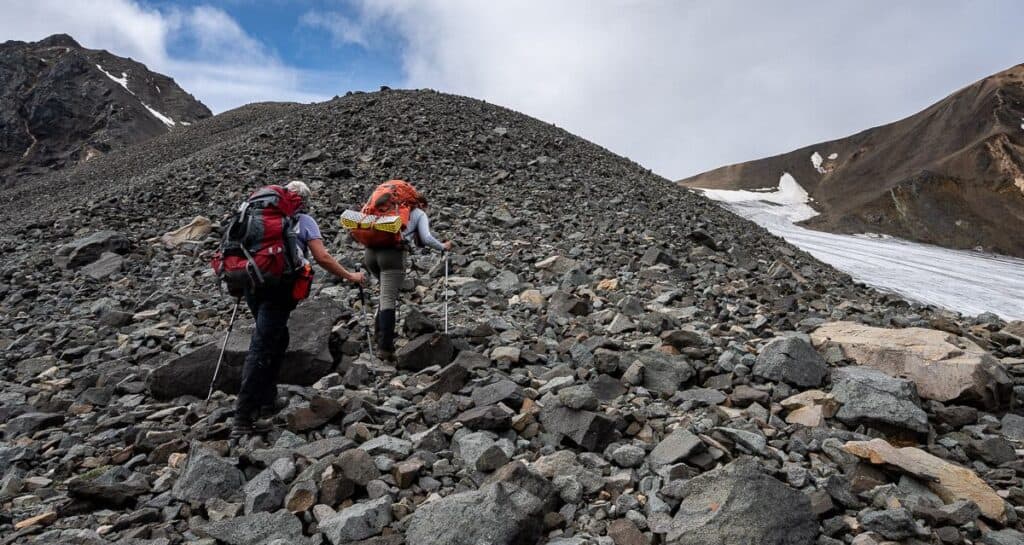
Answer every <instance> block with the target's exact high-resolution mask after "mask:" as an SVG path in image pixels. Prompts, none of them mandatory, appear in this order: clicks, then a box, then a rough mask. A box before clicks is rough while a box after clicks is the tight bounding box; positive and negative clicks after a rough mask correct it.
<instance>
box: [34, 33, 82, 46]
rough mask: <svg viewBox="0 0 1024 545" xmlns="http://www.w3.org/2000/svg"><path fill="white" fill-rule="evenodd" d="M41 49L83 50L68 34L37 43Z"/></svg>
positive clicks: (53, 36)
mask: <svg viewBox="0 0 1024 545" xmlns="http://www.w3.org/2000/svg"><path fill="white" fill-rule="evenodd" d="M36 45H37V46H39V47H73V48H75V49H82V46H81V45H80V44H79V43H78V42H77V41H75V39H74V38H72V37H71V36H68V35H67V34H53V35H51V36H47V37H45V38H43V39H42V40H39V41H38V42H36Z"/></svg>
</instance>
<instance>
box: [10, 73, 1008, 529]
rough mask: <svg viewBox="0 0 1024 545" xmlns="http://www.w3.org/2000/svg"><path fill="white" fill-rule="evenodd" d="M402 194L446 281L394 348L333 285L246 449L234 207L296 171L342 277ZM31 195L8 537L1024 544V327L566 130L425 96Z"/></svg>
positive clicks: (393, 95) (269, 125) (17, 321)
mask: <svg viewBox="0 0 1024 545" xmlns="http://www.w3.org/2000/svg"><path fill="white" fill-rule="evenodd" d="M392 178H402V179H407V180H410V181H411V182H413V183H414V184H415V185H417V187H419V188H420V189H421V190H422V191H423V192H424V193H425V194H426V195H427V196H428V197H429V199H430V202H431V208H430V213H431V218H432V220H433V222H432V223H433V227H434V229H435V230H436V231H437V232H438V234H439V235H440V236H442V237H444V238H451V239H453V240H454V242H455V245H456V246H455V251H454V252H453V253H452V255H451V257H450V263H449V267H448V270H449V273H450V274H449V276H448V278H447V282H446V281H445V274H444V273H445V265H444V263H443V261H442V260H440V259H439V256H437V255H436V254H427V253H417V254H415V255H413V256H412V257H411V259H410V270H411V272H410V274H409V277H408V280H407V282H406V285H405V286H404V291H403V294H402V298H403V304H402V308H401V311H400V316H401V320H400V321H401V325H400V331H401V332H402V337H403V339H402V340H401V341H400V343H399V344H400V346H399V349H398V361H397V363H396V365H390V364H387V363H385V362H382V361H381V360H379V359H376V358H374V357H373V356H371V354H370V353H369V351H368V347H367V345H366V330H365V327H366V325H367V324H366V323H365V322H363V321H362V310H363V309H362V308H361V303H360V298H359V295H358V290H357V289H355V288H354V287H352V286H350V285H348V284H338V283H334V282H332V281H329V280H327V279H326V274H325V273H323V272H322V271H321V272H320V273H319V274H318V276H317V282H316V284H315V288H314V293H313V295H312V299H311V300H309V301H306V302H304V303H303V304H302V305H300V306H299V308H298V309H297V310H296V312H295V313H294V314H293V315H292V319H291V322H290V327H291V336H292V345H291V351H290V353H289V357H288V360H287V362H286V363H285V367H286V370H285V371H283V372H282V379H283V380H285V381H286V383H284V384H281V385H280V387H279V388H278V397H279V400H278V401H279V403H278V405H279V408H280V411H279V412H278V414H277V415H276V416H275V418H274V422H275V424H276V428H275V429H274V431H271V432H269V433H268V434H266V435H260V436H252V437H248V438H245V439H242V440H237V439H231V438H230V437H229V422H230V416H231V412H232V407H233V401H234V395H233V393H232V392H233V391H234V387H235V384H233V383H232V381H233V380H234V379H235V378H237V376H238V375H237V373H238V365H239V358H240V357H241V354H242V353H243V352H244V351H245V349H246V347H247V344H246V343H247V338H246V334H247V332H248V331H249V327H251V322H250V320H249V318H248V313H247V311H245V310H244V308H243V310H242V311H241V316H242V318H241V320H240V323H238V324H236V325H235V333H234V334H233V336H232V337H231V338H230V339H228V340H229V342H228V346H227V352H228V353H227V355H226V357H225V364H224V368H223V369H222V372H223V373H224V374H223V375H221V378H220V379H219V381H218V382H217V383H216V384H215V386H216V387H217V389H218V390H217V391H216V392H215V393H214V395H213V397H212V398H211V399H210V401H209V402H206V401H204V398H205V396H206V391H205V390H206V388H208V387H209V382H210V380H211V379H212V368H213V366H214V364H215V363H216V356H217V354H218V353H219V347H220V343H221V342H223V339H224V335H225V333H226V332H227V325H228V320H229V318H230V316H231V312H232V307H233V301H232V300H231V299H230V298H228V297H227V296H226V295H225V294H221V293H219V292H218V290H217V288H216V286H215V285H214V281H213V278H212V276H211V272H210V270H209V265H208V262H209V259H210V257H211V255H212V254H213V252H214V251H215V249H216V248H217V245H218V241H219V237H220V232H221V229H222V228H223V218H224V217H225V214H227V213H228V212H230V211H231V210H232V209H233V208H234V207H235V206H236V205H237V203H238V202H240V200H241V199H242V198H243V197H244V196H245V195H246V194H247V193H248V192H249V191H251V190H252V189H254V188H256V187H258V186H260V185H263V184H267V183H273V182H284V181H287V180H290V179H301V180H304V181H306V182H307V183H309V185H310V186H311V187H312V190H313V193H314V197H313V209H312V214H313V215H314V217H316V218H318V220H319V222H320V225H321V227H322V228H323V229H324V232H325V237H326V243H327V245H328V246H329V248H331V250H332V251H333V252H335V253H336V254H337V255H339V256H341V257H342V258H343V260H344V261H346V262H347V263H348V264H349V265H354V261H355V260H356V259H358V258H359V256H360V250H359V248H358V247H357V246H355V245H354V244H353V243H351V242H350V241H349V239H348V237H347V235H345V234H344V233H343V232H341V231H340V228H339V227H338V218H339V216H340V214H341V213H342V212H343V211H344V210H345V209H346V208H350V207H356V206H358V205H359V204H360V203H361V202H362V201H363V200H364V199H365V198H366V197H367V195H368V194H369V193H370V191H371V190H372V188H373V187H374V186H375V185H376V184H377V183H379V182H381V181H384V180H387V179H392ZM24 188H25V189H27V190H23V191H13V190H10V189H8V190H7V191H5V192H3V193H2V194H0V196H2V197H3V198H2V199H0V208H2V213H3V214H4V217H5V218H11V221H10V224H9V227H8V229H6V230H4V232H2V233H0V252H2V254H3V260H2V261H0V263H2V264H0V347H2V349H3V350H2V353H0V354H2V355H0V357H2V358H3V361H2V364H3V365H2V367H0V421H2V422H4V423H3V424H0V430H2V433H3V436H2V442H0V479H2V480H0V502H2V506H3V507H2V509H0V543H4V544H7V543H75V544H101V543H103V544H106V543H118V544H125V545H170V544H179V543H201V544H205V545H214V544H217V543H225V544H238V545H241V544H246V545H253V544H275V545H281V544H285V543H303V544H307V543H308V544H332V545H338V544H342V543H346V544H347V543H361V544H364V545H370V544H374V545H385V544H394V545H398V544H401V543H406V544H408V545H426V544H453V545H454V544H466V545H469V544H474V545H476V544H480V543H487V544H509V545H511V544H516V545H524V544H529V545H533V544H552V545H556V544H557V545H572V544H581V545H582V544H600V545H653V544H657V543H665V544H716V545H719V544H720V545H741V544H742V545H747V544H751V543H758V544H764V545H781V544H786V545H805V544H818V545H839V544H857V545H870V544H881V543H891V542H894V541H899V542H902V543H917V544H925V543H928V544H934V543H942V544H967V543H1000V544H1002V543H1021V540H1022V539H1024V538H1022V535H1024V534H1021V530H1022V523H1021V519H1020V515H1021V514H1022V513H1024V511H1022V510H1024V483H1022V480H1021V479H1022V476H1024V464H1022V463H1021V459H1020V457H1019V456H1018V453H1019V452H1020V449H1021V448H1022V443H1021V442H1022V441H1024V416H1022V415H1021V414H1020V408H1019V406H1018V405H1016V404H1015V400H1016V399H1018V398H1019V396H1020V394H1024V360H1022V359H1021V356H1022V353H1024V349H1022V344H1021V343H1022V340H1024V324H1022V323H1020V322H1016V323H1014V322H1011V323H1007V322H1003V321H1001V320H1000V319H998V318H997V317H995V316H992V315H981V316H977V317H965V316H959V315H955V314H950V313H948V312H945V311H939V310H936V309H934V308H929V307H923V306H920V305H917V304H912V303H908V302H906V301H903V300H901V299H899V298H896V297H894V296H891V295H886V294H882V293H879V292H876V291H873V290H871V289H869V288H867V287H865V286H864V285H861V284H858V283H856V282H854V281H853V280H852V279H851V278H849V277H848V276H846V275H844V274H841V273H839V272H837V271H835V270H834V269H832V268H830V267H829V266H827V265H824V264H822V263H820V262H818V261H816V260H815V259H813V258H811V257H810V256H809V255H807V254H805V253H803V252H801V251H800V250H797V249H796V248H794V247H793V246H791V245H789V244H787V243H785V242H783V241H782V240H781V239H778V238H776V237H774V236H772V235H770V234H768V233H767V232H766V231H765V230H763V229H761V228H758V227H756V226H755V225H753V224H751V223H749V222H747V221H744V220H742V219H739V218H738V217H736V216H734V215H732V214H731V213H729V212H727V211H725V210H723V209H722V208H720V207H718V206H717V205H715V204H714V203H712V202H710V201H708V200H706V199H704V198H703V197H701V196H700V195H698V194H695V193H693V192H691V191H690V190H688V189H686V188H683V187H680V186H678V185H677V184H674V183H672V182H670V181H669V180H665V179H662V178H659V177H657V176H655V175H653V174H652V173H651V172H650V171H648V170H646V169H644V168H642V167H641V166H639V165H637V164H635V163H632V162H630V161H629V160H627V159H624V158H621V157H617V156H615V155H613V154H611V153H609V152H608V151H606V150H604V149H602V148H600V147H598V146H596V145H593V144H591V143H589V142H586V141H584V140H582V139H580V138H577V137H575V136H573V135H571V134H569V133H567V132H565V131H563V130H561V129H559V128H557V127H555V126H553V125H550V124H547V123H544V122H542V121H539V120H536V119H532V118H529V117H526V116H523V115H521V114H518V113H516V112H513V111H510V110H507V109H504V108H501V107H497V106H493V105H490V104H487V103H484V102H481V101H478V100H473V99H469V98H463V97H457V96H451V95H446V94H441V93H437V92H433V91H393V90H382V91H380V92H376V93H353V94H349V95H346V96H344V97H338V98H335V99H334V100H331V101H328V102H325V103H321V104H314V105H307V106H302V105H293V104H255V105H250V106H246V107H243V108H240V109H238V110H234V111H232V112H228V113H225V114H222V115H218V116H215V117H213V118H210V119H207V120H203V121H199V122H197V123H195V124H193V125H192V126H190V127H185V128H184V129H182V130H174V131H170V132H168V133H167V134H164V135H162V136H159V137H156V138H153V139H151V140H149V141H147V142H145V143H142V144H138V145H136V146H133V147H131V148H126V149H123V150H120V151H115V152H111V153H110V154H108V155H106V156H104V157H98V158H96V159H95V160H93V161H89V162H88V163H86V164H83V165H80V166H78V167H76V168H74V169H72V170H67V171H62V172H57V173H52V174H49V175H47V176H44V177H40V178H38V179H35V180H32V181H30V182H26V185H25V186H24ZM55 195H59V196H60V198H53V197H54V196H55ZM446 301H447V305H448V308H449V310H450V314H449V316H448V324H447V331H446V326H445V321H444V314H443V311H444V308H445V304H446ZM367 310H369V311H370V312H371V313H372V311H373V307H372V305H371V306H370V308H369V309H367ZM899 332H908V333H902V334H901V333H899ZM951 376H952V377H956V379H955V381H950V380H948V379H946V378H944V377H951Z"/></svg>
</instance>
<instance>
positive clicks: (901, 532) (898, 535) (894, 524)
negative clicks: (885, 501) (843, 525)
mask: <svg viewBox="0 0 1024 545" xmlns="http://www.w3.org/2000/svg"><path fill="white" fill-rule="evenodd" d="M860 521H861V524H863V525H864V529H866V530H869V531H871V532H876V533H878V534H879V535H881V536H882V537H884V538H886V539H892V540H899V539H906V538H908V537H914V536H916V535H919V534H924V535H927V533H926V532H924V531H923V529H919V528H918V526H917V522H915V521H914V516H913V515H911V514H910V511H909V510H907V509H903V508H900V509H886V510H884V511H870V512H868V513H865V514H864V516H863V517H861V519H860Z"/></svg>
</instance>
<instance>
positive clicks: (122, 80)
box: [96, 64, 174, 128]
mask: <svg viewBox="0 0 1024 545" xmlns="http://www.w3.org/2000/svg"><path fill="white" fill-rule="evenodd" d="M96 68H99V69H100V72H103V73H104V74H106V75H107V77H108V78H110V79H112V80H114V81H116V82H117V83H119V84H120V85H121V87H124V90H125V91H128V92H129V93H131V94H132V96H135V97H138V95H136V94H135V93H134V92H132V90H131V89H129V88H128V73H127V72H121V77H120V78H115V77H114V75H113V74H111V73H110V72H107V71H106V70H104V69H103V67H102V66H100V65H98V64H97V65H96ZM156 92H158V93H159V92H160V88H159V87H157V88H156ZM139 104H142V107H143V108H145V109H146V110H148V111H149V113H150V114H152V115H153V117H155V118H157V119H159V120H160V121H161V122H162V123H163V124H164V125H167V127H168V128H171V127H173V126H174V120H173V119H171V118H170V117H168V116H166V115H164V114H162V113H160V112H158V111H156V110H154V109H153V108H150V107H149V104H146V103H145V102H142V101H141V100H140V101H139Z"/></svg>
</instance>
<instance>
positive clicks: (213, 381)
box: [206, 297, 242, 401]
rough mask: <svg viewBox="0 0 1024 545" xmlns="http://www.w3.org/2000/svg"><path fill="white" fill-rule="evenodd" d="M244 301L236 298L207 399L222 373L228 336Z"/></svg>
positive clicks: (211, 394)
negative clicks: (221, 367) (239, 305)
mask: <svg viewBox="0 0 1024 545" xmlns="http://www.w3.org/2000/svg"><path fill="white" fill-rule="evenodd" d="M241 302H242V298H241V297H236V298H235V308H234V309H232V310H231V321H230V322H228V332H227V333H226V334H225V335H224V342H223V343H221V345H220V356H219V357H218V358H217V367H214V369H213V380H211V381H210V391H209V392H208V393H207V394H206V401H209V400H210V398H211V397H213V385H214V384H217V375H219V374H220V364H221V363H222V362H223V361H224V350H225V349H227V347H228V337H230V336H231V329H232V328H234V327H235V316H236V315H237V314H238V304H239V303H241Z"/></svg>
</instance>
